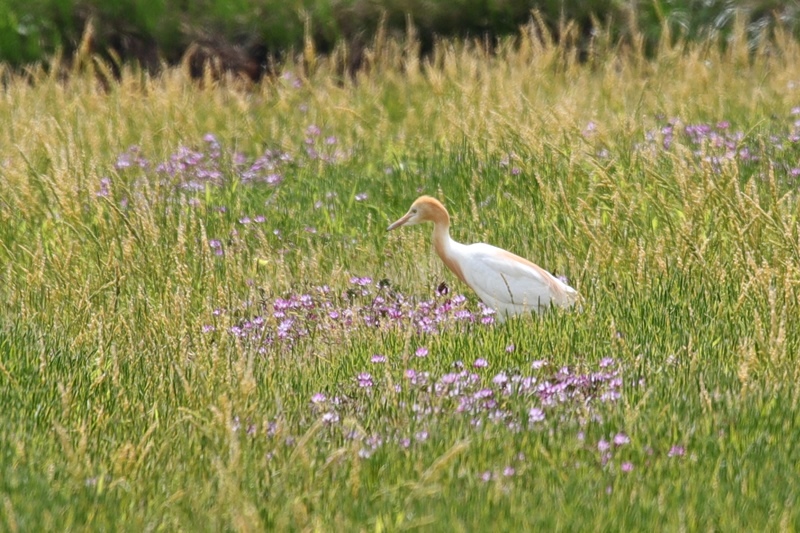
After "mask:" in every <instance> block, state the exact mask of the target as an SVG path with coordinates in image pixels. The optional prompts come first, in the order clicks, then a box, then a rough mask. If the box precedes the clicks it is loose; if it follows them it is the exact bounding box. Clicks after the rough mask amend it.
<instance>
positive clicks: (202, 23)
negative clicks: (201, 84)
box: [0, 0, 800, 69]
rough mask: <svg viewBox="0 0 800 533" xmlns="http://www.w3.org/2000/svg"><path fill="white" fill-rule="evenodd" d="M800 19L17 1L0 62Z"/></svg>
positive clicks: (272, 52)
mask: <svg viewBox="0 0 800 533" xmlns="http://www.w3.org/2000/svg"><path fill="white" fill-rule="evenodd" d="M797 15H798V5H797V3H796V2H789V3H785V2H775V1H773V0H753V1H748V2H734V1H730V0H719V1H707V0H704V1H700V0H683V1H655V2H622V1H617V0H593V1H590V2H585V1H581V2H577V1H564V0H548V1H544V2H532V1H530V0H513V1H509V0H503V1H500V0H492V1H488V2H481V1H475V0H459V1H456V2H431V1H428V0H390V1H385V2H372V1H370V0H343V1H339V2H329V1H321V0H292V1H289V2H272V1H270V2H265V1H253V0H201V1H196V2H175V1H168V0H135V1H134V0H121V1H118V2H104V1H98V0H80V1H76V0H33V1H22V0H9V1H7V2H5V3H4V4H3V5H2V6H0V29H3V31H2V32H0V61H2V62H6V63H9V64H11V65H13V66H24V65H27V64H30V63H32V62H36V61H45V60H47V58H49V57H50V56H51V55H52V54H53V53H55V52H56V51H59V50H63V51H65V53H66V55H68V56H71V55H72V53H73V52H74V51H76V50H77V49H78V47H79V45H80V43H81V38H82V35H83V32H84V31H86V30H88V29H89V28H91V35H92V45H93V52H95V53H97V54H99V55H101V56H102V57H104V58H106V59H112V60H116V58H118V57H119V58H121V59H123V60H130V61H133V62H140V63H143V64H145V65H147V66H151V67H154V66H157V65H158V63H157V61H156V63H155V64H154V60H157V59H165V60H167V61H168V62H171V63H176V62H178V61H179V60H180V58H181V57H182V56H183V55H184V53H185V52H186V51H187V49H188V48H189V46H190V45H191V44H192V43H197V42H200V43H204V44H205V45H207V46H210V48H211V49H213V50H214V52H215V54H216V55H217V56H218V57H220V58H221V59H222V60H223V61H224V60H225V59H226V56H227V55H229V54H231V53H235V52H231V50H236V49H242V50H244V53H245V54H246V55H248V58H249V59H250V60H252V61H254V62H256V63H263V62H266V61H268V60H273V59H279V60H282V59H285V58H286V56H289V55H293V54H296V53H298V51H300V50H303V49H304V48H305V47H306V45H307V44H308V43H309V42H310V43H313V44H314V46H315V48H316V49H317V51H320V52H322V53H332V52H333V51H334V50H335V48H336V46H337V45H340V44H342V43H344V44H345V45H347V47H348V48H349V49H350V50H351V54H353V55H355V56H358V55H360V53H361V51H362V48H363V46H364V43H367V42H370V41H372V40H373V39H374V38H375V37H376V36H380V35H383V36H385V34H386V33H388V34H390V35H393V36H395V37H397V36H402V35H404V34H405V33H406V32H407V31H409V29H411V28H413V31H414V32H416V35H417V37H418V38H419V40H420V49H421V50H422V51H424V52H427V51H430V50H431V49H432V47H433V44H434V42H435V40H436V39H437V38H453V37H458V38H470V39H475V40H477V41H479V42H483V43H484V44H486V45H488V46H489V47H493V46H495V45H496V44H498V43H502V42H503V40H504V39H507V38H509V37H510V38H513V37H515V36H516V35H517V34H518V31H519V28H520V27H521V26H523V25H525V24H527V23H528V22H529V21H530V20H531V19H532V17H533V18H536V19H538V20H541V21H542V22H543V23H544V25H545V26H546V27H547V28H548V31H549V32H551V33H552V34H553V35H555V36H556V38H557V39H560V40H563V41H564V42H565V43H572V44H574V43H575V42H577V43H579V44H580V46H581V49H582V51H584V52H585V49H586V47H587V46H589V44H590V41H591V38H592V36H593V35H596V34H597V32H598V31H609V37H610V38H611V39H613V40H614V41H620V42H625V43H628V44H634V45H639V44H642V45H644V46H645V48H646V49H647V50H648V51H649V52H650V53H653V52H654V51H655V49H656V48H657V46H658V44H659V43H660V42H661V39H662V38H664V37H667V38H669V39H674V38H676V37H678V36H680V37H682V38H686V39H689V40H703V39H708V38H714V39H718V40H719V42H725V40H726V39H728V38H729V37H731V36H732V35H734V34H735V31H736V28H737V24H740V25H742V26H743V27H744V28H745V29H746V38H747V39H748V42H749V44H750V46H751V47H752V48H756V47H757V46H759V45H760V44H763V43H764V42H765V39H768V38H769V35H770V32H771V31H772V30H775V29H776V28H780V29H782V30H784V31H788V32H789V33H791V34H794V35H798V30H799V29H800V27H799V26H798V22H797V21H798V20H800V19H799V18H798V16H797ZM409 22H410V23H411V28H410V27H409ZM89 23H91V26H90V24H89ZM598 26H599V27H598ZM665 29H666V30H668V33H667V34H665ZM306 37H307V38H308V41H306ZM637 39H641V42H640V41H637ZM109 52H111V54H109ZM228 59H230V58H228ZM235 68H241V66H238V67H237V66H234V69H235Z"/></svg>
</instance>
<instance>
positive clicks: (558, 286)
mask: <svg viewBox="0 0 800 533" xmlns="http://www.w3.org/2000/svg"><path fill="white" fill-rule="evenodd" d="M422 222H433V247H434V249H435V250H436V253H437V254H438V255H439V257H440V258H441V259H442V261H443V262H444V264H445V265H447V268H449V269H450V270H451V271H452V272H453V274H455V275H456V277H458V279H460V280H461V281H463V282H464V283H466V284H467V285H469V286H470V288H472V290H474V291H475V293H477V295H478V296H479V297H480V299H481V300H482V301H483V303H484V304H486V305H487V306H489V307H491V308H493V309H495V310H496V311H497V312H498V313H499V315H500V318H501V319H503V318H505V317H506V316H513V315H518V314H520V313H525V312H529V311H536V312H541V311H543V310H544V309H546V308H547V307H549V306H551V305H557V306H560V307H571V306H572V305H573V304H574V303H575V302H576V301H577V299H578V291H576V290H575V289H573V288H572V287H570V286H569V285H567V284H566V283H564V282H562V281H561V280H559V279H558V278H556V277H555V276H553V275H552V274H550V273H549V272H547V271H546V270H544V269H543V268H541V267H540V266H538V265H535V264H533V263H531V262H530V261H528V260H527V259H524V258H522V257H519V256H518V255H514V254H512V253H511V252H508V251H506V250H503V249H501V248H497V247H496V246H492V245H490V244H485V243H476V244H469V245H466V244H461V243H459V242H456V241H454V240H453V239H451V238H450V215H449V214H448V213H447V209H445V207H444V206H443V205H442V203H441V202H439V200H437V199H436V198H432V197H430V196H420V197H419V198H417V199H416V201H414V203H413V204H412V205H411V209H409V210H408V213H406V214H405V215H403V217H402V218H400V219H399V220H397V221H396V222H393V223H392V224H391V225H390V226H389V227H388V228H387V231H391V230H393V229H395V228H399V227H400V226H413V225H415V224H420V223H422Z"/></svg>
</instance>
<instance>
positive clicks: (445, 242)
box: [433, 222, 466, 283]
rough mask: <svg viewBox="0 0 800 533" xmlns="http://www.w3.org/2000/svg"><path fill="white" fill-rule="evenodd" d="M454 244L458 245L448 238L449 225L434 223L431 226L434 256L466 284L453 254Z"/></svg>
mask: <svg viewBox="0 0 800 533" xmlns="http://www.w3.org/2000/svg"><path fill="white" fill-rule="evenodd" d="M454 244H455V245H456V246H457V245H458V243H457V242H455V241H454V240H453V239H451V238H450V224H448V223H447V222H435V223H434V224H433V248H434V250H436V254H437V255H438V256H439V258H440V259H441V260H442V262H443V263H444V264H445V265H446V266H447V268H449V269H450V271H451V272H452V273H453V274H455V275H456V276H457V277H458V279H460V280H461V281H463V282H464V283H466V280H465V279H464V274H463V272H462V270H461V265H460V264H459V261H458V258H457V257H456V256H455V255H454V254H453V245H454Z"/></svg>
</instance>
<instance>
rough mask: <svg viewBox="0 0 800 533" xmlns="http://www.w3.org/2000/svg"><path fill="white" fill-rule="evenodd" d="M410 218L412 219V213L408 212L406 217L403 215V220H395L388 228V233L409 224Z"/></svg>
mask: <svg viewBox="0 0 800 533" xmlns="http://www.w3.org/2000/svg"><path fill="white" fill-rule="evenodd" d="M409 218H411V213H410V212H408V213H406V214H405V215H403V218H401V219H399V220H395V221H394V222H392V223H391V224H389V227H388V228H386V231H392V230H393V229H395V228H399V227H400V226H402V225H403V224H405V223H406V222H408V219H409Z"/></svg>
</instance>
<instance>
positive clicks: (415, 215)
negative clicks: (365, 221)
mask: <svg viewBox="0 0 800 533" xmlns="http://www.w3.org/2000/svg"><path fill="white" fill-rule="evenodd" d="M423 222H433V223H434V224H444V225H446V226H447V225H449V224H450V215H448V214H447V209H445V207H444V206H443V205H442V202H440V201H439V200H437V199H436V198H433V197H432V196H420V197H419V198H417V199H416V200H414V203H413V204H411V209H409V210H408V213H406V214H405V215H403V216H402V218H400V219H398V220H396V221H395V222H393V223H392V224H390V225H389V227H388V228H387V229H386V231H392V230H393V229H395V228H399V227H400V226H414V225H416V224H421V223H423Z"/></svg>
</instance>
